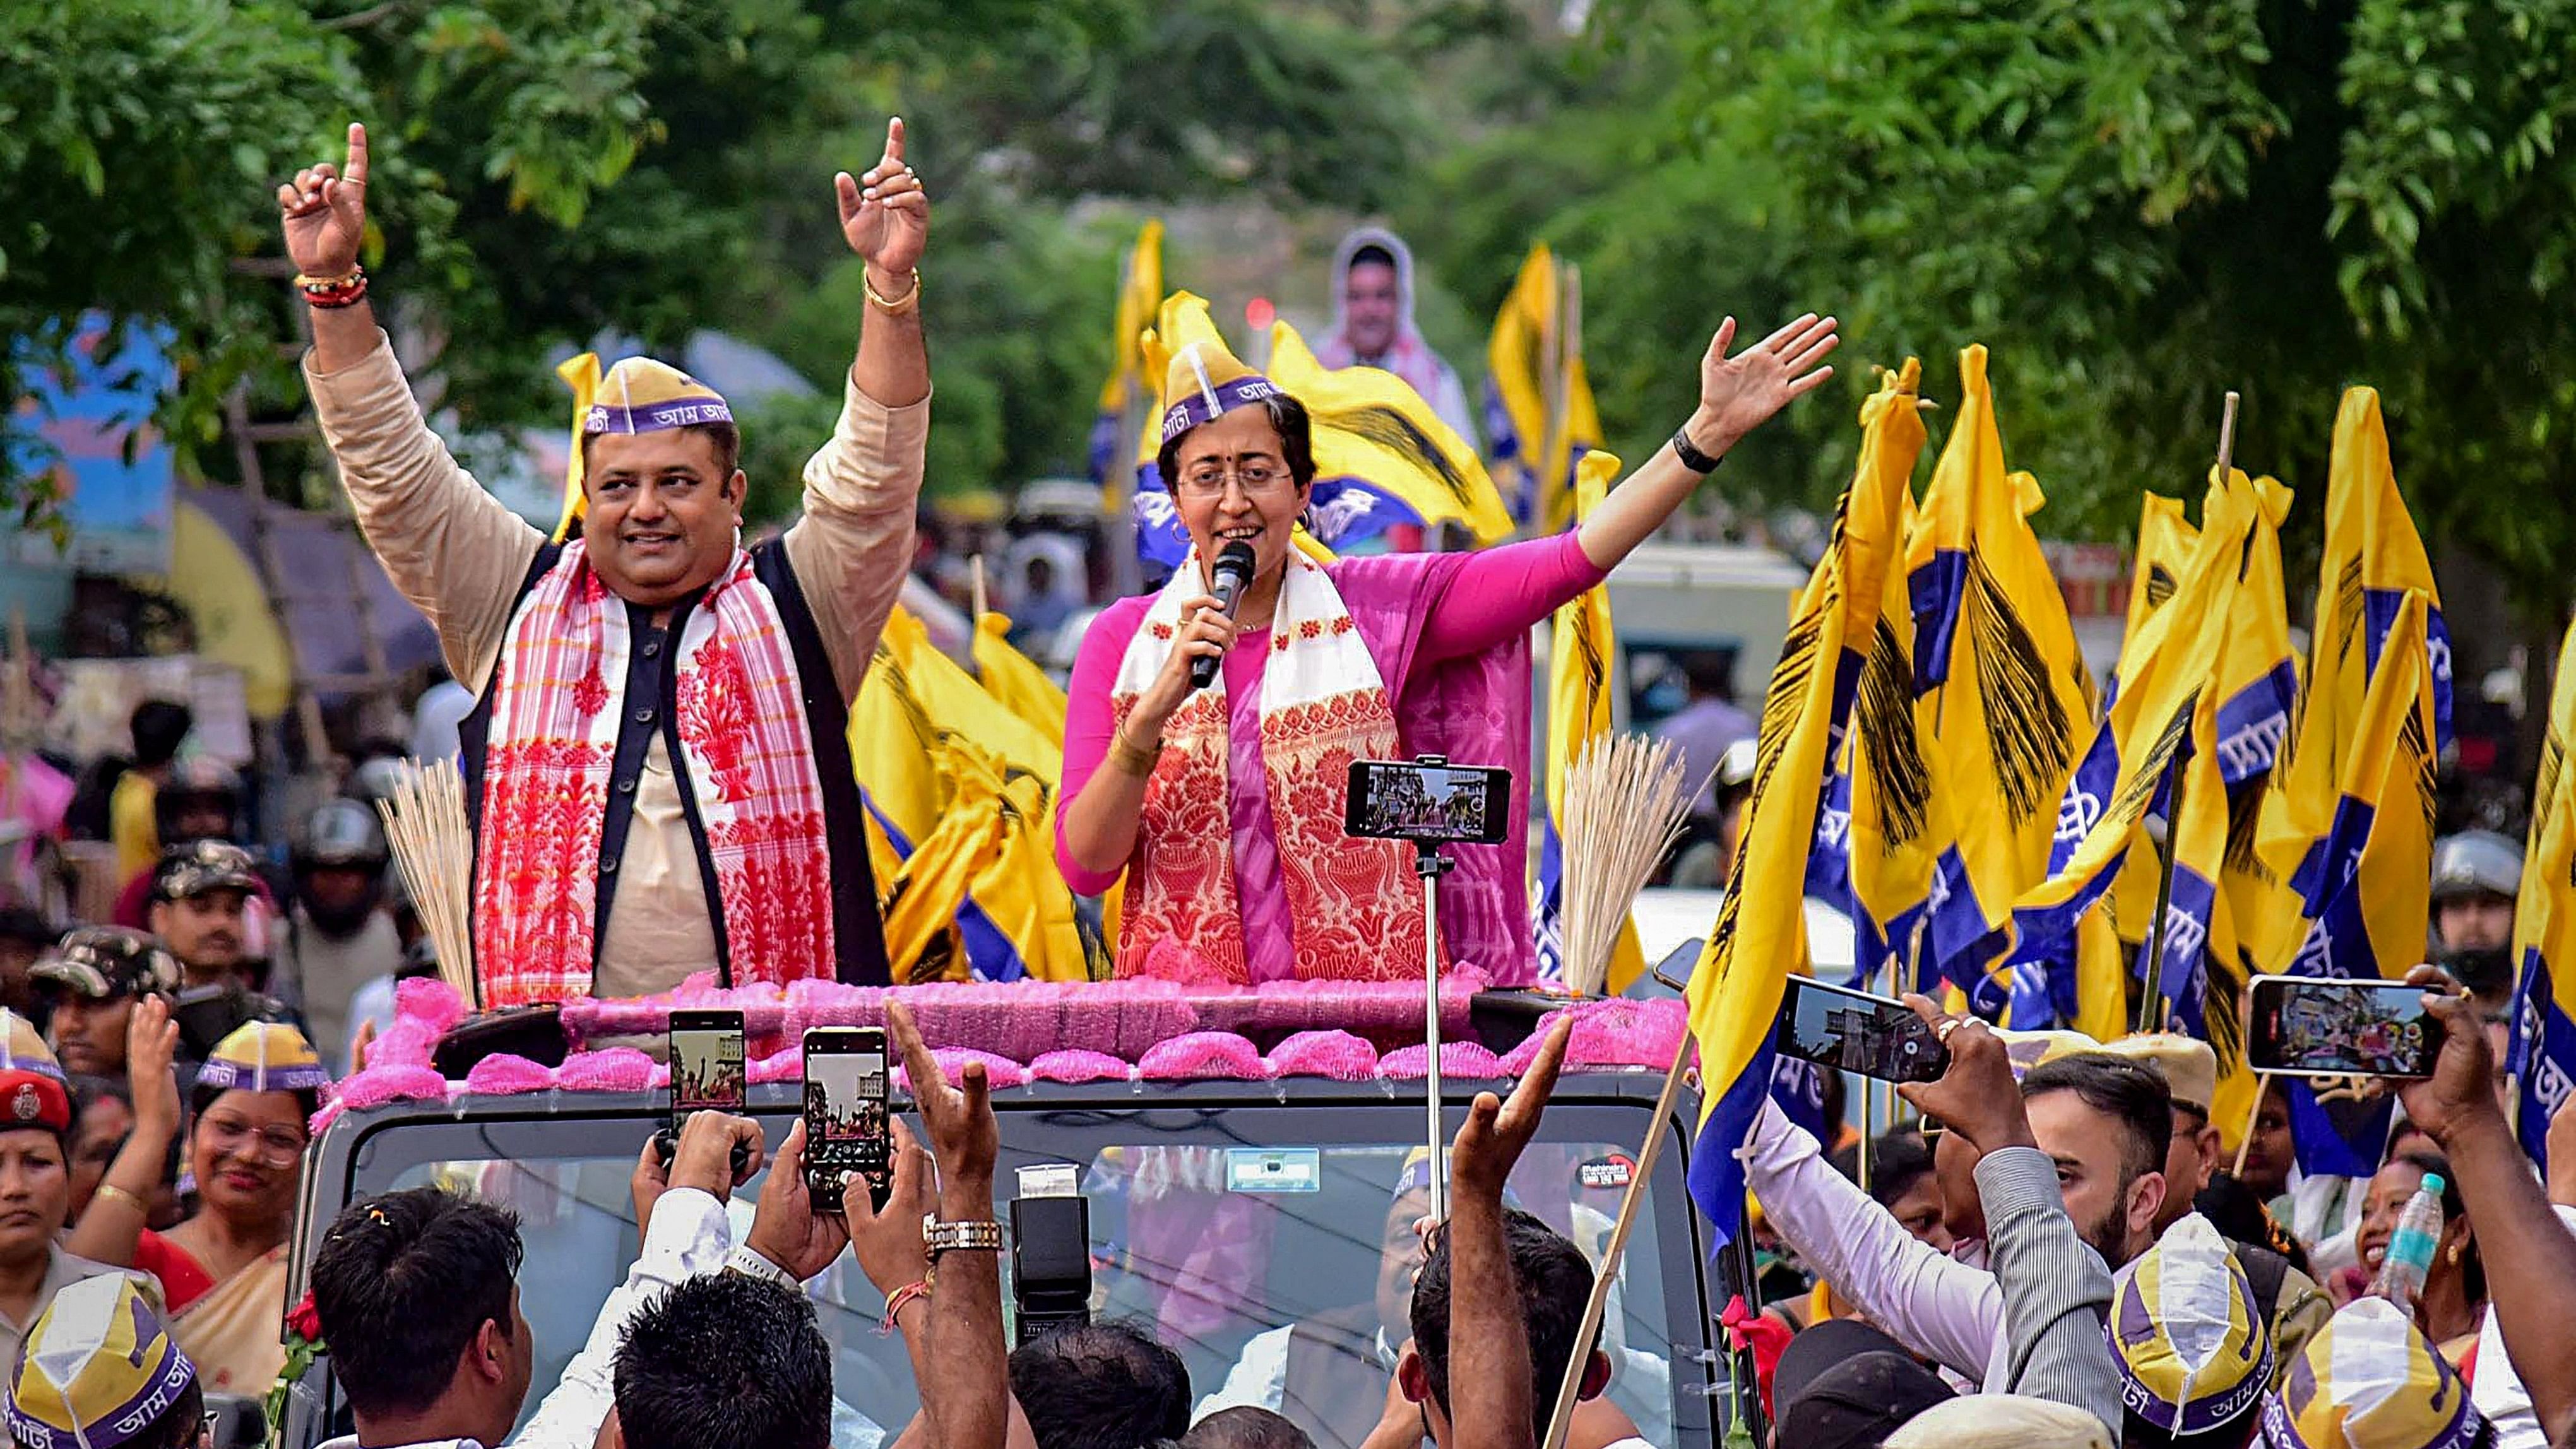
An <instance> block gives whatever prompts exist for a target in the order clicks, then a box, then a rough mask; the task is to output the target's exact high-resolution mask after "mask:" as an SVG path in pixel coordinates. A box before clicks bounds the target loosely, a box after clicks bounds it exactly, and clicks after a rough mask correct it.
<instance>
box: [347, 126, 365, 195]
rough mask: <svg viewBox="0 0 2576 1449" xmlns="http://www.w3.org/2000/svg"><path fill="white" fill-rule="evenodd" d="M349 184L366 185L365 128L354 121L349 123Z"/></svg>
mask: <svg viewBox="0 0 2576 1449" xmlns="http://www.w3.org/2000/svg"><path fill="white" fill-rule="evenodd" d="M349 184H350V185H351V186H358V187H363V186H365V185H366V184H367V128H366V127H364V126H362V125H360V124H358V123H357V122H355V121H351V122H350V123H349Z"/></svg>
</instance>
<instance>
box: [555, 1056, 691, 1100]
mask: <svg viewBox="0 0 2576 1449" xmlns="http://www.w3.org/2000/svg"><path fill="white" fill-rule="evenodd" d="M656 1072H659V1073H661V1076H662V1085H663V1086H666V1087H667V1086H669V1085H670V1084H671V1074H670V1072H669V1070H668V1069H667V1068H664V1067H659V1066H656V1065H655V1064H654V1062H653V1059H652V1058H651V1057H648V1056H646V1055H644V1053H642V1052H640V1051H637V1050H635V1049H634V1048H633V1047H611V1048H609V1049H608V1050H607V1051H600V1052H575V1053H573V1054H572V1055H571V1056H568V1057H565V1058H564V1064H563V1065H562V1066H560V1067H557V1068H555V1069H554V1073H553V1077H554V1085H555V1087H556V1088H557V1089H558V1090H561V1091H566V1092H641V1091H644V1090H646V1089H647V1088H648V1087H650V1086H651V1085H652V1083H653V1077H654V1074H655V1073H656Z"/></svg>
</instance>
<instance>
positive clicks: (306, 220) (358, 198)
mask: <svg viewBox="0 0 2576 1449" xmlns="http://www.w3.org/2000/svg"><path fill="white" fill-rule="evenodd" d="M277 204H278V206H279V208H280V209H281V210H282V211H283V212H284V214H285V218H284V219H285V228H286V255H287V256H288V258H289V259H291V260H292V261H293V262H294V263H295V269H296V270H297V271H299V272H302V273H304V274H305V275H306V276H308V277H342V276H346V275H348V274H349V273H350V272H352V271H354V270H356V268H357V265H358V248H359V245H360V243H362V242H364V241H365V240H366V235H367V128H366V127H364V126H362V125H359V124H358V123H357V122H355V121H352V122H350V123H349V155H348V160H347V162H346V163H345V164H344V165H341V166H333V165H332V164H331V163H330V162H328V161H323V162H318V163H316V164H314V165H311V166H307V167H305V168H304V169H303V170H301V171H298V172H296V173H295V180H294V181H293V182H292V183H291V184H289V185H285V186H281V187H279V188H277Z"/></svg>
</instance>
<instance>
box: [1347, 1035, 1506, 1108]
mask: <svg viewBox="0 0 2576 1449" xmlns="http://www.w3.org/2000/svg"><path fill="white" fill-rule="evenodd" d="M1377 1074H1378V1075H1379V1076H1381V1077H1390V1078H1394V1079H1397V1080H1400V1081H1413V1080H1415V1079H1417V1078H1420V1077H1426V1076H1429V1075H1430V1074H1431V1049H1430V1048H1429V1047H1427V1046H1423V1045H1420V1044H1419V1043H1417V1044H1415V1045H1413V1046H1409V1047H1399V1048H1397V1049H1396V1050H1394V1051H1391V1052H1388V1053H1387V1054H1386V1055H1385V1056H1382V1057H1380V1058H1378V1059H1377ZM1501 1075H1503V1064H1502V1060H1501V1059H1500V1058H1498V1057H1496V1056H1495V1055H1494V1054H1493V1052H1491V1051H1490V1050H1488V1049H1486V1047H1485V1045H1484V1043H1482V1042H1473V1041H1444V1042H1442V1043H1441V1044H1440V1076H1441V1080H1442V1082H1443V1084H1444V1085H1445V1084H1446V1082H1447V1080H1448V1079H1449V1078H1451V1077H1499V1076H1501ZM1442 1095H1443V1096H1446V1095H1447V1093H1446V1092H1443V1093H1442Z"/></svg>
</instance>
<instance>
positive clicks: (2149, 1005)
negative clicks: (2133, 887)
mask: <svg viewBox="0 0 2576 1449" xmlns="http://www.w3.org/2000/svg"><path fill="white" fill-rule="evenodd" d="M2237 402H2238V396H2237V393H2236V390H2235V389H2233V388H2230V389H2228V393H2227V403H2226V406H2225V408H2224V409H2223V410H2222V411H2221V412H2220V414H2219V418H2218V468H2217V472H2218V484H2219V486H2220V487H2222V488H2224V487H2226V486H2227V470H2228V467H2229V465H2230V464H2231V463H2232V462H2233V461H2234V459H2235V454H2236V404H2237ZM2165 768H2166V769H2167V771H2169V773H2168V774H2167V776H2166V785H2167V789H2166V793H2165V802H2166V803H2165V852H2164V859H2163V860H2162V862H2161V865H2162V869H2161V870H2160V871H2159V872H2158V874H2157V876H2156V914H2155V918H2154V919H2153V920H2151V921H2149V922H2147V934H2146V938H2145V939H2144V940H2142V941H2140V942H2139V943H2138V968H2139V970H2138V975H2139V983H2138V984H2139V985H2140V986H2141V987H2143V988H2144V989H2143V990H2142V991H2140V993H2139V995H2138V1027H2137V1029H2138V1030H2139V1031H2142V1032H2143V1031H2145V1030H2146V1029H2147V1025H2148V1023H2149V1022H2150V1021H2151V1020H2153V1019H2154V1017H2153V1016H2152V1015H2151V1014H2150V1013H2153V1014H2154V1015H2161V1014H2162V1013H2163V1010H2164V999H2165V994H2164V955H2165V934H2166V933H2165V912H2166V910H2167V909H2168V908H2170V907H2171V906H2172V904H2173V878H2174V864H2175V862H2176V861H2177V860H2179V859H2180V858H2181V856H2182V795H2183V770H2182V755H2181V754H2180V753H2179V752H2177V753H2176V754H2175V755H2174V758H2173V762H2172V763H2171V764H2169V765H2167V766H2166V767H2165ZM2255 1100H2256V1101H2257V1102H2258V1103H2259V1102H2260V1101H2261V1100H2262V1098H2260V1097H2257V1098H2255Z"/></svg>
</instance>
